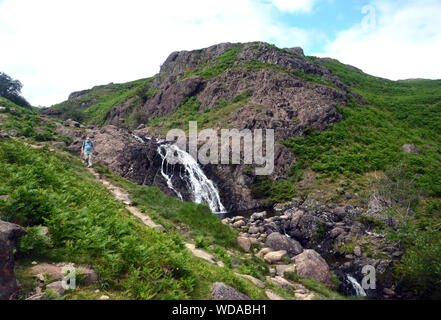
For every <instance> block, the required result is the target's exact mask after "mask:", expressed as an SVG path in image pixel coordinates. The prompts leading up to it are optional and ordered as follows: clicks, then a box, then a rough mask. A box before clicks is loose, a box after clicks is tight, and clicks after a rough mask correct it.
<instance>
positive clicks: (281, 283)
mask: <svg viewBox="0 0 441 320" xmlns="http://www.w3.org/2000/svg"><path fill="white" fill-rule="evenodd" d="M266 280H267V281H268V282H270V283H272V284H274V285H276V286H278V287H280V288H282V289H286V290H290V289H291V288H292V287H293V285H292V284H291V283H290V282H289V281H288V280H286V279H284V278H282V277H279V276H276V277H268V276H267V277H266Z"/></svg>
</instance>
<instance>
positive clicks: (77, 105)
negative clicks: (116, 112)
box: [52, 78, 155, 125]
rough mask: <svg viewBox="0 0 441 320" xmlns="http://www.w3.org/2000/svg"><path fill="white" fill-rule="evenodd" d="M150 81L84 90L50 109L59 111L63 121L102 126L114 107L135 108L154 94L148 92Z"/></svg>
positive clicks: (148, 79)
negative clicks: (73, 97)
mask: <svg viewBox="0 0 441 320" xmlns="http://www.w3.org/2000/svg"><path fill="white" fill-rule="evenodd" d="M152 81H153V78H147V79H140V80H137V81H131V82H127V83H123V84H109V85H104V86H96V87H93V88H92V89H90V90H85V92H84V94H83V95H81V96H80V97H78V98H76V99H73V100H68V101H65V102H63V103H60V104H57V105H54V106H52V109H55V110H59V111H61V112H62V117H63V118H64V119H67V118H71V119H74V120H76V121H80V122H84V123H93V124H96V125H103V124H104V123H105V121H106V119H107V116H108V114H109V112H110V111H111V110H112V109H113V108H114V107H115V106H118V105H123V104H125V103H129V104H130V105H131V106H133V107H135V106H137V105H139V104H140V103H142V101H145V99H147V97H149V96H150V95H152V94H153V93H154V92H155V91H150V90H149V87H150V83H151V82H152Z"/></svg>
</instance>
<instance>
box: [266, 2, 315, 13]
mask: <svg viewBox="0 0 441 320" xmlns="http://www.w3.org/2000/svg"><path fill="white" fill-rule="evenodd" d="M270 2H271V3H272V4H273V5H274V6H275V7H276V8H277V9H279V10H280V11H285V12H290V13H294V12H311V11H312V9H313V7H314V4H315V3H316V2H317V0H270Z"/></svg>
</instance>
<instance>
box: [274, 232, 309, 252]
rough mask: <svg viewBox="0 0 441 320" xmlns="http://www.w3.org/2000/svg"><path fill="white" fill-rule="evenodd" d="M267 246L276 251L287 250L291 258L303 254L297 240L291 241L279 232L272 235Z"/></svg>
mask: <svg viewBox="0 0 441 320" xmlns="http://www.w3.org/2000/svg"><path fill="white" fill-rule="evenodd" d="M265 244H266V245H267V246H268V247H270V248H271V249H273V250H276V251H279V250H285V251H286V252H287V253H288V255H289V256H291V257H292V256H295V255H298V254H300V253H302V252H303V247H302V245H301V244H300V243H299V242H298V241H297V240H294V239H290V238H288V237H287V236H284V235H282V234H280V233H278V232H273V233H271V234H270V235H269V236H268V238H267V239H266V243H265Z"/></svg>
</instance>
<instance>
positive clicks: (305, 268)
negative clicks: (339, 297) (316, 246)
mask: <svg viewBox="0 0 441 320" xmlns="http://www.w3.org/2000/svg"><path fill="white" fill-rule="evenodd" d="M294 262H295V264H296V268H297V274H298V276H299V277H301V278H313V279H315V280H316V281H319V282H321V283H324V284H325V285H326V286H328V287H333V283H332V281H331V273H330V272H329V266H328V264H327V263H326V261H325V259H323V258H322V257H321V256H320V255H319V254H318V253H317V252H316V251H314V250H305V251H303V253H301V254H299V255H297V256H295V257H294Z"/></svg>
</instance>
